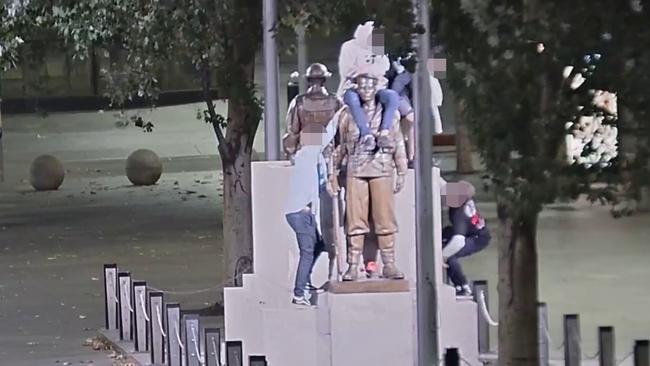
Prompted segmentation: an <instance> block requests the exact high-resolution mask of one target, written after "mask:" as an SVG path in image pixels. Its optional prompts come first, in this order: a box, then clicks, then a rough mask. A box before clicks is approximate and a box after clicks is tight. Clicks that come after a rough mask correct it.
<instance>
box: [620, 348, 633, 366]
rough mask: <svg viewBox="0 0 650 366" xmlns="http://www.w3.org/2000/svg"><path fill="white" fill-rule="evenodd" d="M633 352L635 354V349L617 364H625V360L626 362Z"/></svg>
mask: <svg viewBox="0 0 650 366" xmlns="http://www.w3.org/2000/svg"><path fill="white" fill-rule="evenodd" d="M633 354H634V351H632V352H630V353H628V354H627V356H625V357H623V359H622V360H620V361H619V362H618V363H617V364H616V366H621V365H622V364H623V362H625V361H626V360H627V359H628V358H630V356H632V355H633Z"/></svg>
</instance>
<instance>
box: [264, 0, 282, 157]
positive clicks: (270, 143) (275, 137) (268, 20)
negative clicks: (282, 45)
mask: <svg viewBox="0 0 650 366" xmlns="http://www.w3.org/2000/svg"><path fill="white" fill-rule="evenodd" d="M276 24H277V0H264V147H265V148H266V159H267V160H279V159H280V125H279V116H280V114H279V105H280V102H279V98H278V90H279V89H278V84H279V79H278V73H279V71H278V49H277V44H276V38H275V30H276V29H275V28H276Z"/></svg>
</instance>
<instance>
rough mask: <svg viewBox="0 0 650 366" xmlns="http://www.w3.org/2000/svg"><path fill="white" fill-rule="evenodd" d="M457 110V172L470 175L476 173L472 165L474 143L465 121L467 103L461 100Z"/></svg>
mask: <svg viewBox="0 0 650 366" xmlns="http://www.w3.org/2000/svg"><path fill="white" fill-rule="evenodd" d="M457 105H458V108H457V109H456V172H457V173H460V174H470V173H473V172H474V165H473V164H472V143H471V141H470V139H469V131H468V130H467V124H466V123H465V119H464V116H463V115H464V113H463V112H464V110H465V102H464V101H463V100H462V99H459V101H458V103H457Z"/></svg>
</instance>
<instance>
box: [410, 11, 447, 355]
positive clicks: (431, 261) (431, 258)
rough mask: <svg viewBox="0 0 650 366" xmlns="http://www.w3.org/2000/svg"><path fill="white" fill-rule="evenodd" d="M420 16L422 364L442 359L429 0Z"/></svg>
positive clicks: (418, 224) (417, 102)
mask: <svg viewBox="0 0 650 366" xmlns="http://www.w3.org/2000/svg"><path fill="white" fill-rule="evenodd" d="M412 1H413V10H414V11H415V15H416V19H417V22H418V23H419V24H421V25H422V26H423V27H424V29H425V32H424V33H423V34H419V35H418V36H417V41H416V44H415V46H416V50H417V58H418V63H417V69H416V77H415V78H414V80H413V81H414V82H415V85H414V88H413V91H414V93H413V94H414V95H413V96H414V98H413V99H414V104H415V111H416V115H415V136H417V137H416V138H417V141H416V153H415V217H416V222H415V229H416V241H415V242H416V257H417V350H418V351H417V352H418V355H417V356H418V357H417V358H418V366H432V365H438V364H439V363H440V359H441V358H440V349H439V348H440V342H439V334H438V330H439V319H438V291H437V284H438V280H437V278H436V277H437V271H436V266H437V265H440V264H439V263H435V262H436V261H435V253H434V248H433V246H434V240H433V222H434V221H433V220H434V212H433V182H432V168H431V165H432V160H433V146H432V136H433V129H432V128H431V124H432V123H433V114H432V111H431V84H430V82H429V71H428V70H427V62H428V60H429V50H430V41H429V40H430V37H431V34H430V32H429V1H428V0H412Z"/></svg>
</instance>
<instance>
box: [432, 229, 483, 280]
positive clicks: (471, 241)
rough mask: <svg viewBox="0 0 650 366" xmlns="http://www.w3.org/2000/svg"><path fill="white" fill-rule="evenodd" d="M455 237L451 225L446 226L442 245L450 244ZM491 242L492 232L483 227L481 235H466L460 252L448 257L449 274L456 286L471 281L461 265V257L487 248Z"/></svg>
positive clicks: (443, 231)
mask: <svg viewBox="0 0 650 366" xmlns="http://www.w3.org/2000/svg"><path fill="white" fill-rule="evenodd" d="M452 237H453V230H452V229H451V227H446V228H444V229H443V230H442V247H443V248H444V247H446V246H447V244H449V240H451V238H452ZM489 243H490V233H489V232H488V230H487V229H483V230H482V231H481V232H480V233H479V235H476V236H467V237H465V246H464V247H463V249H461V250H460V251H459V252H458V253H456V254H454V255H452V256H451V257H449V258H447V265H448V266H449V268H447V276H448V277H449V279H450V280H451V282H452V283H453V284H454V286H464V285H467V284H468V283H469V282H468V281H467V277H466V276H465V273H464V272H463V267H462V266H461V265H460V258H463V257H467V256H470V255H472V254H474V253H476V252H480V251H481V250H483V249H485V247H487V246H488V244H489Z"/></svg>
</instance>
